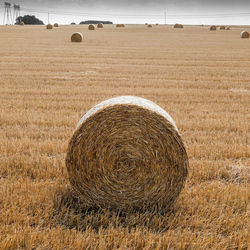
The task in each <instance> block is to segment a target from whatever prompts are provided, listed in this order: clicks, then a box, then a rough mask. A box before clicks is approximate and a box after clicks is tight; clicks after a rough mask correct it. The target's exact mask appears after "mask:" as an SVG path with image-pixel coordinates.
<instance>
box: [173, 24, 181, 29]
mask: <svg viewBox="0 0 250 250" xmlns="http://www.w3.org/2000/svg"><path fill="white" fill-rule="evenodd" d="M174 28H175V29H183V25H182V24H179V23H176V24H175V25H174Z"/></svg>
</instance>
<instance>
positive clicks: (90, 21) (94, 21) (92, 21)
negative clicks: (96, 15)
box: [80, 20, 113, 24]
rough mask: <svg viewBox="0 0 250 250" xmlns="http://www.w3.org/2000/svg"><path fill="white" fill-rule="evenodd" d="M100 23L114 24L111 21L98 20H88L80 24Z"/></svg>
mask: <svg viewBox="0 0 250 250" xmlns="http://www.w3.org/2000/svg"><path fill="white" fill-rule="evenodd" d="M98 23H103V24H113V22H110V21H97V20H87V21H82V22H80V24H98Z"/></svg>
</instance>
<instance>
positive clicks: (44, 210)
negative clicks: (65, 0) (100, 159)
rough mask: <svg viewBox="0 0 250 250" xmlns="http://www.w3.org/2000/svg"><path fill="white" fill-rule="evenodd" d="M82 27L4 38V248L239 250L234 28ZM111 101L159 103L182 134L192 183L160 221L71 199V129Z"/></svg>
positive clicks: (243, 164) (245, 51)
mask: <svg viewBox="0 0 250 250" xmlns="http://www.w3.org/2000/svg"><path fill="white" fill-rule="evenodd" d="M79 27H81V29H82V30H83V31H84V32H86V33H87V39H86V40H84V42H83V43H79V44H77V43H76V44H73V43H71V42H70V41H69V37H70V35H71V34H72V33H74V32H75V31H76V29H78V28H79ZM79 27H78V26H61V28H60V29H57V30H55V32H46V30H45V29H44V27H42V26H27V25H26V26H24V27H22V29H20V27H19V26H12V27H10V26H7V27H5V26H4V27H3V26H1V27H0V33H1V36H0V54H1V60H0V63H1V65H0V69H1V70H0V100H1V106H0V138H1V140H0V211H1V214H0V225H1V228H0V249H17V248H19V249H32V248H33V249H36V248H37V249H85V248H87V247H91V248H95V249H115V248H120V249H125V248H127V249H141V248H145V249H167V248H172V249H173V248H179V249H190V248H192V249H201V248H202V249H209V248H210V249H247V246H248V233H249V232H248V225H249V224H248V223H249V207H247V206H248V201H249V183H250V180H249V151H250V150H249V139H248V137H247V136H248V134H247V129H248V118H249V113H248V112H249V93H250V89H249V83H250V71H249V67H250V62H249V54H250V47H249V40H248V39H239V33H240V29H237V27H234V29H232V30H231V31H229V32H226V33H224V32H223V33H222V32H215V33H214V32H208V31H207V28H204V29H203V28H199V27H186V26H185V29H184V30H182V31H178V30H175V29H172V27H170V26H167V27H166V26H159V27H158V28H157V29H151V30H150V32H149V30H147V29H145V28H144V25H141V26H132V25H131V26H130V25H127V26H126V29H115V28H114V27H113V26H112V25H110V26H109V25H107V26H105V29H100V31H99V32H90V31H88V29H87V26H79ZM83 31H82V32H83ZM179 32H182V39H180V34H179ZM183 40H185V43H184V42H183ZM16 44H18V46H16ZM79 55H84V56H79ZM117 95H137V96H141V97H145V98H147V99H150V100H153V101H155V102H156V103H157V104H159V105H160V106H162V107H163V108H164V109H166V110H167V111H168V112H169V113H170V115H171V116H172V117H173V118H174V119H175V121H176V123H177V126H178V128H179V130H180V132H181V134H182V137H183V139H184V142H185V144H186V148H187V152H188V155H189V158H190V170H189V175H188V178H187V182H186V185H185V188H184V190H183V191H182V193H181V195H180V197H179V199H178V200H177V202H176V203H175V206H174V207H173V208H172V209H171V210H169V211H165V213H161V214H159V213H157V212H151V213H147V212H145V213H140V212H138V211H134V212H133V213H123V212H119V211H115V210H100V209H98V208H89V207H84V206H83V205H81V203H80V202H79V200H78V198H77V197H75V196H74V194H73V193H72V191H71V188H70V184H69V180H68V176H67V171H66V167H65V156H66V150H67V145H68V142H69V139H70V138H71V136H72V131H73V130H74V127H75V124H76V123H77V121H78V120H79V118H80V117H81V116H82V114H83V113H85V112H86V111H87V110H88V109H89V108H90V107H91V106H93V105H94V104H95V103H97V102H100V101H101V100H103V99H106V98H109V97H112V96H117Z"/></svg>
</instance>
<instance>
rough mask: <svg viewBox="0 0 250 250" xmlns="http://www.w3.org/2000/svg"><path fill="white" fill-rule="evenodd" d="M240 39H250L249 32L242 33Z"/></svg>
mask: <svg viewBox="0 0 250 250" xmlns="http://www.w3.org/2000/svg"><path fill="white" fill-rule="evenodd" d="M240 37H241V38H249V32H247V31H242V32H241V33H240Z"/></svg>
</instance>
